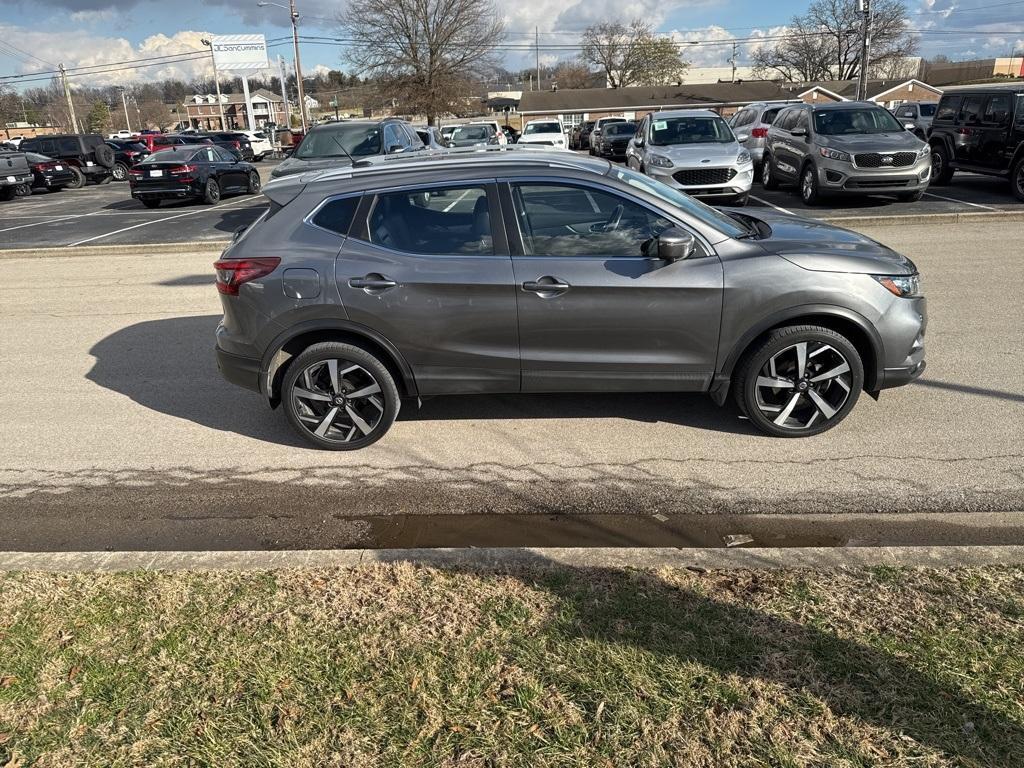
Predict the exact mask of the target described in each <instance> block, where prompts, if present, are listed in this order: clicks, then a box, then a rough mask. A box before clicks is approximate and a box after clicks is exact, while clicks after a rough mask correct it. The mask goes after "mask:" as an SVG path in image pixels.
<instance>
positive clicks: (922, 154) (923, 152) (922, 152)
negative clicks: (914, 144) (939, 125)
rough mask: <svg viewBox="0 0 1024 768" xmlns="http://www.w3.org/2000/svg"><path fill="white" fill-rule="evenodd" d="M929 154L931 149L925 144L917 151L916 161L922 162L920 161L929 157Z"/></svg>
mask: <svg viewBox="0 0 1024 768" xmlns="http://www.w3.org/2000/svg"><path fill="white" fill-rule="evenodd" d="M931 153H932V148H931V147H929V146H928V145H927V144H925V145H924V146H923V147H921V148H920V149H919V150H917V159H918V160H922V159H924V158H926V157H929V156H930V155H931Z"/></svg>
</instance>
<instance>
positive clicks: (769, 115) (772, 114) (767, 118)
mask: <svg viewBox="0 0 1024 768" xmlns="http://www.w3.org/2000/svg"><path fill="white" fill-rule="evenodd" d="M781 111H782V107H772V108H771V109H766V110H765V111H764V114H763V115H761V122H762V123H764V124H765V125H771V124H772V123H773V122H774V121H775V118H776V117H778V116H779V112H781Z"/></svg>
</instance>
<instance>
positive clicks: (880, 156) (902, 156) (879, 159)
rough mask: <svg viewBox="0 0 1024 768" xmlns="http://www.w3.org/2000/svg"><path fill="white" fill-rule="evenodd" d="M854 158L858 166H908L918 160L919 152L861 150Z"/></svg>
mask: <svg viewBox="0 0 1024 768" xmlns="http://www.w3.org/2000/svg"><path fill="white" fill-rule="evenodd" d="M854 158H855V159H856V161H857V167H858V168H906V167H907V166H908V165H913V164H914V161H915V160H917V152H861V153H860V154H859V155H855V156H854ZM884 158H891V159H890V160H885V159H884Z"/></svg>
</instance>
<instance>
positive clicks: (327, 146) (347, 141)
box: [295, 123, 381, 160]
mask: <svg viewBox="0 0 1024 768" xmlns="http://www.w3.org/2000/svg"><path fill="white" fill-rule="evenodd" d="M380 151H381V129H380V126H379V125H377V124H373V125H367V124H365V123H363V124H358V123H348V124H345V123H342V124H336V125H330V126H324V127H318V128H314V129H313V130H311V131H310V132H309V133H307V134H306V135H305V137H303V139H302V142H301V143H300V144H299V147H298V149H296V150H295V157H299V158H302V159H304V160H308V159H311V158H314V157H347V155H346V154H345V153H346V152H347V153H348V154H349V155H352V156H353V157H360V156H362V157H366V156H368V155H378V154H380Z"/></svg>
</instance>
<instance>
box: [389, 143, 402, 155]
mask: <svg viewBox="0 0 1024 768" xmlns="http://www.w3.org/2000/svg"><path fill="white" fill-rule="evenodd" d="M401 151H402V145H401V144H392V145H391V146H390V147H388V154H389V155H393V154H395V153H396V152H401Z"/></svg>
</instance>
